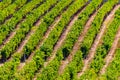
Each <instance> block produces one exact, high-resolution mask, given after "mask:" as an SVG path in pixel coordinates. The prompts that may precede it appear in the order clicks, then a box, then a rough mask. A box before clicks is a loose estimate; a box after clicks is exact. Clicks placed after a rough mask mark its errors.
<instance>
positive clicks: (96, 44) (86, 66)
mask: <svg viewBox="0 0 120 80" xmlns="http://www.w3.org/2000/svg"><path fill="white" fill-rule="evenodd" d="M118 8H119V6H118V5H117V6H115V8H114V9H113V10H112V11H111V13H110V14H109V15H108V16H107V18H106V19H105V21H104V22H103V25H102V27H101V29H100V32H99V33H98V34H97V36H96V38H95V40H94V43H93V45H92V47H91V49H90V51H89V54H88V56H87V58H86V59H85V60H84V67H83V69H82V71H80V72H79V73H78V77H80V76H81V75H82V74H83V73H84V72H85V71H86V69H87V68H88V67H89V64H90V63H91V60H92V59H93V58H94V55H95V51H96V49H97V46H98V44H99V42H100V40H101V38H102V36H103V34H104V32H105V29H106V26H108V25H107V24H109V23H110V21H111V20H112V19H113V18H114V14H115V11H116V10H117V9H118Z"/></svg>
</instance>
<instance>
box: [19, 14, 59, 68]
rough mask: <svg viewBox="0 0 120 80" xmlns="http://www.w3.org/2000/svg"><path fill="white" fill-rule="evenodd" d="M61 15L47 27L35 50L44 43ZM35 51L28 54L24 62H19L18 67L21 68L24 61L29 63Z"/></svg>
mask: <svg viewBox="0 0 120 80" xmlns="http://www.w3.org/2000/svg"><path fill="white" fill-rule="evenodd" d="M60 19H61V17H60V16H58V17H57V18H56V19H55V21H54V22H53V24H52V25H51V26H50V27H49V28H48V30H47V31H46V33H45V35H44V36H43V38H42V40H41V41H40V43H39V45H38V46H37V47H36V50H37V49H39V47H40V46H42V44H43V43H44V41H45V40H46V39H47V38H48V36H49V34H50V32H51V31H52V30H53V29H54V27H55V26H56V25H57V24H58V22H59V21H60ZM34 54H35V52H32V53H31V55H30V56H29V58H28V59H27V60H26V62H24V63H20V65H19V69H21V68H22V67H23V66H24V65H25V63H29V62H30V61H31V60H32V58H33V56H34Z"/></svg>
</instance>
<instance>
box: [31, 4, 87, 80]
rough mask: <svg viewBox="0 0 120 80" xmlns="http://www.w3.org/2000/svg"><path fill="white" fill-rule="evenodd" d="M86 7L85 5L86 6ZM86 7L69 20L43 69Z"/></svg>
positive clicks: (53, 56)
mask: <svg viewBox="0 0 120 80" xmlns="http://www.w3.org/2000/svg"><path fill="white" fill-rule="evenodd" d="M86 5H87V4H86ZM85 7H86V6H84V8H83V9H82V10H80V11H78V12H77V14H75V15H74V16H73V18H72V20H70V22H69V24H68V25H67V26H66V27H65V28H64V30H63V32H62V34H61V35H60V37H59V39H58V41H57V43H56V44H55V46H54V49H53V51H52V54H51V56H50V57H48V58H47V60H46V62H45V63H44V68H45V67H46V66H47V65H48V64H49V63H50V62H51V61H52V60H53V59H54V58H55V57H56V52H57V50H58V49H59V48H60V47H61V46H62V43H63V41H64V40H65V39H66V37H67V34H68V33H69V31H70V29H71V27H72V26H73V24H74V23H75V21H76V20H77V19H78V17H79V14H80V13H81V12H83V10H84V9H85ZM42 70H43V68H42V69H40V70H39V71H38V72H42ZM36 78H37V74H36V75H35V77H34V79H33V80H36Z"/></svg>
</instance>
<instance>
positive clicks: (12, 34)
mask: <svg viewBox="0 0 120 80" xmlns="http://www.w3.org/2000/svg"><path fill="white" fill-rule="evenodd" d="M24 21H25V19H22V20H21V21H20V22H19V23H18V24H17V25H16V27H15V29H14V31H12V32H11V33H10V34H9V36H8V37H7V38H6V39H5V40H4V41H3V43H2V45H0V49H1V48H2V47H3V46H4V45H5V44H7V43H8V42H9V41H10V39H12V38H13V37H14V35H15V34H16V31H17V30H18V29H19V28H20V24H21V23H23V22H24Z"/></svg>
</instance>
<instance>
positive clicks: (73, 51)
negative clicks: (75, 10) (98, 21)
mask: <svg viewBox="0 0 120 80" xmlns="http://www.w3.org/2000/svg"><path fill="white" fill-rule="evenodd" d="M96 14H97V12H95V13H94V14H93V15H92V16H91V17H90V19H89V20H88V22H87V23H86V25H85V28H84V30H83V31H82V33H81V35H80V36H79V38H78V41H77V42H76V43H75V44H74V46H73V50H72V51H71V53H70V55H69V56H68V58H67V59H66V60H65V61H62V62H61V66H60V68H59V71H58V72H59V74H62V72H63V71H64V68H65V67H66V66H67V64H68V63H69V62H71V61H72V58H73V56H74V55H75V53H76V51H77V50H78V49H79V46H80V44H81V42H82V41H83V39H84V36H85V35H86V33H87V31H88V29H89V28H90V25H91V23H92V21H93V20H94V18H95V16H96Z"/></svg>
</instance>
